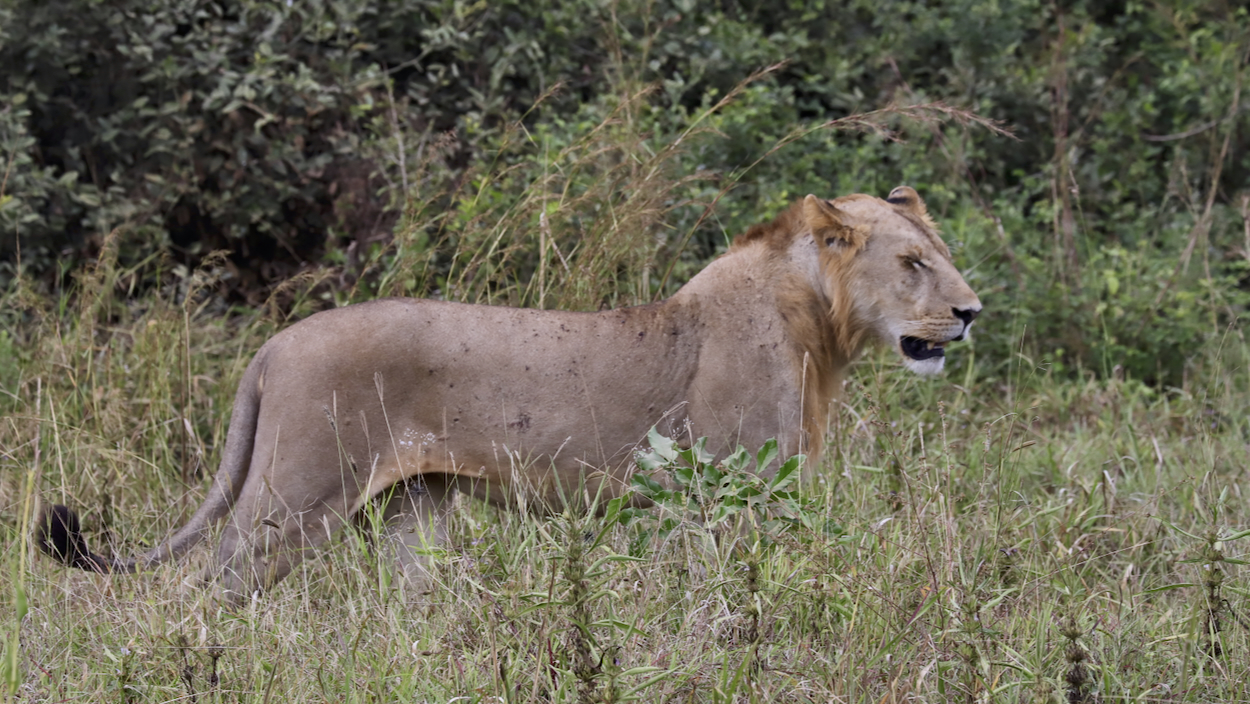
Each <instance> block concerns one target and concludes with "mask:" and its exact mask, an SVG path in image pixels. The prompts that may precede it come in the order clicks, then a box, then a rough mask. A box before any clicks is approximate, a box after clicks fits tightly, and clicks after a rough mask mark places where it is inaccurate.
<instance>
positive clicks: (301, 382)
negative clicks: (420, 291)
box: [79, 189, 980, 599]
mask: <svg viewBox="0 0 1250 704" xmlns="http://www.w3.org/2000/svg"><path fill="white" fill-rule="evenodd" d="M891 196H892V197H895V196H897V199H896V200H897V201H898V202H897V203H895V204H891V203H887V202H886V201H883V200H881V199H878V198H874V197H871V196H863V195H857V196H847V197H845V198H840V199H837V200H834V201H824V200H821V199H818V198H816V197H814V196H808V197H807V198H806V199H804V200H802V201H800V202H798V203H796V204H794V206H792V207H791V208H789V209H788V210H786V211H785V212H784V213H782V214H781V215H780V216H778V218H777V219H776V220H774V221H773V222H772V223H770V224H767V225H761V226H756V227H753V228H751V229H750V230H748V231H747V232H746V234H744V235H742V236H741V237H739V238H738V239H737V240H736V241H735V242H734V244H733V246H732V247H731V248H730V251H729V252H728V253H726V254H725V255H724V256H722V257H720V258H719V259H717V260H715V261H714V262H712V263H711V264H710V265H709V266H708V267H707V268H706V269H704V270H703V271H702V272H701V273H699V274H698V275H697V276H695V277H694V278H693V279H692V280H691V281H690V282H689V283H688V284H687V285H686V286H684V287H682V289H681V290H680V291H678V292H677V293H676V294H675V295H674V296H673V297H672V298H670V299H669V300H667V301H664V302H662V303H658V304H653V305H648V306H640V307H636V308H626V309H621V310H614V311H604V312H599V313H570V312H558V311H539V310H523V309H511V308H499V307H485V306H470V305H462V304H455V303H445V302H439V301H430V300H398V299H392V300H382V301H375V302H372V303H366V304H361V305H356V306H350V307H347V308H342V309H338V310H332V311H326V312H324V313H319V314H317V315H314V316H312V317H310V318H308V319H307V320H305V321H303V322H300V323H298V324H297V325H294V326H292V327H290V328H288V329H287V330H285V331H283V332H281V333H279V334H277V335H275V336H274V337H273V338H272V339H271V340H269V341H268V342H267V343H266V344H265V345H264V346H263V347H262V348H261V350H260V351H259V352H258V353H257V354H256V357H255V358H254V359H253V360H252V363H251V364H250V365H249V367H248V369H247V372H246V373H245V375H244V378H243V380H242V382H241V383H240V385H239V391H238V396H237V397H236V399H235V404H234V416H233V417H232V419H231V424H230V432H229V436H228V440H227V443H226V448H225V451H224V453H223V457H222V466H221V470H220V472H219V474H218V476H217V479H216V481H215V483H214V485H213V488H212V490H210V493H209V497H208V499H207V500H206V501H205V503H204V505H203V506H201V507H200V509H199V510H198V511H197V512H196V514H195V516H194V517H193V518H192V519H191V521H190V522H189V523H188V524H187V525H186V526H184V527H183V528H182V529H180V530H179V531H178V532H177V533H176V534H175V535H173V536H172V537H171V538H170V539H169V540H168V541H166V543H164V544H163V545H161V546H159V547H157V548H156V549H154V550H152V551H151V552H149V553H148V554H147V555H144V556H142V557H140V558H135V559H132V560H129V561H114V562H113V563H112V566H111V567H100V566H101V565H105V564H107V563H108V561H107V560H104V559H103V558H99V557H98V556H91V557H90V558H89V559H88V558H83V559H81V560H79V562H82V563H83V564H90V565H95V566H96V568H97V569H102V570H105V571H107V570H109V569H112V570H131V569H136V568H142V567H146V566H148V565H151V564H153V563H156V562H160V561H163V560H166V559H169V558H171V557H174V556H176V555H178V554H181V553H183V552H185V551H186V550H187V549H189V548H190V547H191V545H193V544H194V543H196V542H198V541H199V540H200V539H201V538H202V537H203V536H204V535H205V533H206V532H207V531H208V530H209V529H210V528H211V527H212V525H213V523H215V522H216V521H217V520H220V519H221V518H226V517H228V520H227V523H226V528H225V532H224V534H223V536H222V539H221V545H220V548H219V551H218V564H219V566H220V568H219V569H218V570H216V571H215V575H216V576H217V578H218V580H219V583H220V586H221V588H222V589H223V591H224V592H225V593H226V595H227V596H228V597H229V598H234V599H237V598H239V597H240V596H242V595H245V594H248V593H251V592H252V591H253V590H255V589H257V588H261V587H266V586H268V585H271V584H273V583H274V582H276V581H278V580H280V579H281V578H282V577H283V576H285V575H286V574H287V573H288V572H289V571H290V570H291V568H293V567H294V566H295V565H296V564H298V563H299V561H300V560H301V559H302V557H303V555H304V554H305V552H306V551H307V549H309V548H312V547H315V546H316V545H318V544H320V543H322V542H324V541H325V540H326V539H327V538H328V537H329V536H330V535H332V534H333V533H334V531H335V530H336V529H337V528H338V527H339V526H340V525H341V524H342V522H343V521H344V520H345V519H347V518H348V517H350V516H352V515H353V514H355V513H356V512H357V511H358V510H359V509H360V508H361V507H362V506H363V505H364V504H365V503H366V502H367V501H369V499H370V498H371V497H373V496H376V495H378V494H380V493H382V492H387V491H389V490H390V489H391V488H392V487H395V486H403V485H404V483H405V482H408V485H407V486H409V487H410V488H414V489H415V491H401V492H400V493H399V494H397V495H395V496H394V497H393V498H392V499H391V500H390V503H389V504H388V506H387V510H386V516H387V517H388V518H391V519H394V521H395V525H397V526H400V532H403V533H405V534H406V535H408V536H409V537H402V536H401V537H398V538H396V545H397V550H398V553H399V556H400V558H401V559H405V555H408V557H410V554H408V553H409V552H410V551H407V550H406V548H407V547H408V546H413V545H419V544H420V543H422V542H423V541H427V540H428V541H435V542H437V541H438V540H440V539H441V538H442V536H443V534H444V532H445V531H444V530H443V528H442V525H441V511H442V510H443V507H444V506H445V505H446V498H447V496H448V495H449V492H451V491H453V490H455V489H459V490H461V491H467V492H470V493H472V494H474V495H476V496H479V497H481V498H484V499H487V500H490V501H493V502H496V503H510V502H514V501H516V500H517V499H518V497H523V498H524V499H525V500H528V501H532V502H535V503H537V504H539V505H543V506H550V505H559V504H560V503H562V502H564V501H565V500H566V499H567V497H568V496H570V495H575V494H576V492H577V491H578V490H579V488H580V489H583V490H587V491H590V492H591V493H596V492H602V496H604V497H610V496H613V495H616V494H619V493H620V492H621V491H622V490H623V489H624V487H625V486H627V484H628V478H629V475H630V473H631V472H632V471H633V466H634V465H633V457H634V453H635V451H636V449H637V448H638V447H639V443H642V442H644V440H645V437H646V433H647V431H648V429H649V428H651V427H652V426H659V429H660V430H661V431H662V432H664V433H665V434H668V435H669V436H673V437H680V438H683V440H687V441H688V440H689V439H690V438H693V437H698V436H707V437H709V439H710V443H709V449H710V450H712V451H713V452H716V453H717V454H719V455H723V454H725V453H727V452H729V451H731V450H732V449H733V448H734V447H735V446H736V445H738V444H743V445H745V446H746V447H748V448H750V449H752V450H754V449H755V448H757V447H759V446H760V445H761V444H763V442H764V441H765V440H767V439H768V438H773V437H775V438H777V440H778V443H779V445H780V449H781V451H782V453H783V454H785V455H789V454H794V453H798V452H804V453H807V455H808V457H809V464H811V465H814V464H815V463H816V462H818V461H819V457H820V454H821V451H822V439H823V435H824V431H825V424H826V420H827V415H828V409H829V403H830V401H831V400H832V399H833V398H834V396H835V395H836V393H837V392H838V390H839V389H840V388H841V383H842V378H843V374H844V373H845V370H846V368H847V366H848V365H849V364H850V362H851V361H852V360H853V359H854V358H855V357H856V355H858V354H859V353H860V351H861V350H862V348H863V346H864V344H866V343H867V342H868V341H870V340H880V341H882V342H884V343H885V344H889V345H893V346H894V347H895V349H898V350H900V352H903V351H904V348H903V347H900V345H901V344H902V343H900V340H901V339H902V338H903V337H907V336H910V337H911V338H918V339H921V340H923V341H930V342H935V343H941V344H944V343H945V342H947V341H950V340H954V339H962V337H963V335H964V334H965V333H966V331H967V329H968V323H970V322H971V318H972V317H974V316H975V314H976V312H979V310H980V302H979V301H978V300H977V298H976V295H975V294H973V292H972V291H971V290H970V289H969V288H968V286H967V284H966V283H965V282H964V281H963V279H962V277H961V276H960V275H959V273H958V272H957V271H956V270H955V268H954V267H953V265H952V264H951V262H950V253H949V251H947V249H946V247H945V245H944V244H942V243H941V240H940V238H938V237H937V235H936V232H935V231H934V228H933V227H932V223H931V221H930V220H929V217H928V214H927V212H926V211H925V210H924V204H923V203H922V202H921V201H920V198H919V196H918V195H915V191H912V190H911V189H905V191H902V190H901V189H896V190H895V192H894V193H892V194H891ZM956 311H962V313H957V312H956ZM961 315H962V316H963V320H961V319H960V316H961ZM907 364H908V365H909V366H911V367H913V368H915V369H917V370H918V371H936V369H939V368H940V367H941V364H940V359H938V360H932V359H929V360H921V361H917V360H916V359H909V360H907ZM412 536H415V538H414V537H412ZM83 550H84V551H85V548H83Z"/></svg>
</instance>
